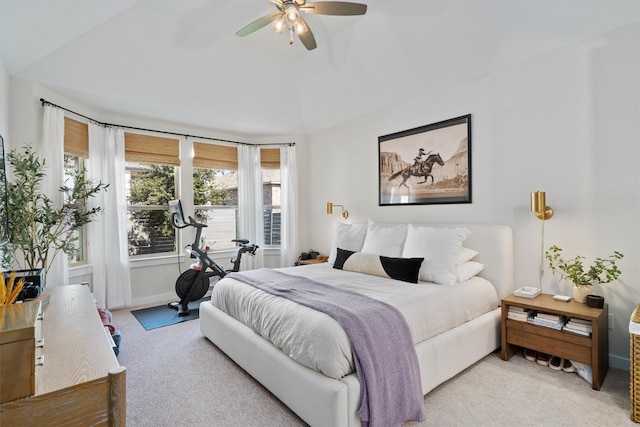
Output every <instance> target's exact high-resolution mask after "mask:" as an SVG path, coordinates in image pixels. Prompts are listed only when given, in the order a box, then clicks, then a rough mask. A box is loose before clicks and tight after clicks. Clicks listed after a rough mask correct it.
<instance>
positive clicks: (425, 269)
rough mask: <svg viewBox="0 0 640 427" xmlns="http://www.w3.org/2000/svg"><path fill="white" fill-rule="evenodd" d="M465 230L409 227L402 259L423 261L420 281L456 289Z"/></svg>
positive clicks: (410, 225) (465, 234) (466, 233)
mask: <svg viewBox="0 0 640 427" xmlns="http://www.w3.org/2000/svg"><path fill="white" fill-rule="evenodd" d="M469 234H471V232H470V231H469V230H468V229H466V228H435V227H426V226H416V225H413V224H409V226H408V227H407V239H406V241H405V244H404V250H403V252H402V257H403V258H424V262H423V263H422V267H421V268H420V280H422V281H426V282H432V283H439V284H441V285H449V286H453V285H455V284H456V283H457V281H458V266H459V265H460V250H461V248H462V241H463V240H464V239H466V238H467V236H468V235H469Z"/></svg>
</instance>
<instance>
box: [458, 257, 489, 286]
mask: <svg viewBox="0 0 640 427" xmlns="http://www.w3.org/2000/svg"><path fill="white" fill-rule="evenodd" d="M482 270H484V264H481V263H479V262H476V261H467V262H465V263H463V264H461V265H460V267H458V283H462V282H465V281H467V280H469V279H471V278H472V277H475V276H477V275H478V274H479V273H480V272H481V271H482Z"/></svg>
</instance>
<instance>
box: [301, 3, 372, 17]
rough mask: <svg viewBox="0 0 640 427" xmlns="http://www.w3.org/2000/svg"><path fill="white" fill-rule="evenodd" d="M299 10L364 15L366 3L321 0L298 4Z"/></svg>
mask: <svg viewBox="0 0 640 427" xmlns="http://www.w3.org/2000/svg"><path fill="white" fill-rule="evenodd" d="M300 10H304V11H305V12H307V13H314V14H316V15H341V16H345V15H364V14H365V13H366V12H367V5H366V4H361V3H350V2H345V1H323V2H315V3H306V4H305V5H303V6H300Z"/></svg>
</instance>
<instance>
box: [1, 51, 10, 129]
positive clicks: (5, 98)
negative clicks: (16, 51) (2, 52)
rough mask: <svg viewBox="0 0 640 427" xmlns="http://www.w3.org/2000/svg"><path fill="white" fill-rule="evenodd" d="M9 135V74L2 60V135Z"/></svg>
mask: <svg viewBox="0 0 640 427" xmlns="http://www.w3.org/2000/svg"><path fill="white" fill-rule="evenodd" d="M8 134H9V74H8V73H7V69H6V68H5V66H4V62H2V59H0V135H2V136H3V137H4V138H5V139H6V138H7V135H8Z"/></svg>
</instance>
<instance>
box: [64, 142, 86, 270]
mask: <svg viewBox="0 0 640 427" xmlns="http://www.w3.org/2000/svg"><path fill="white" fill-rule="evenodd" d="M84 163H85V159H83V158H82V157H77V156H72V155H70V154H65V155H64V182H65V183H66V184H67V185H69V186H72V185H73V180H74V179H75V177H76V176H77V174H78V172H79V171H80V170H82V169H84V167H85V164H84ZM86 234H87V227H86V226H82V227H78V228H76V229H75V230H73V232H72V236H73V238H74V240H73V242H72V245H73V247H74V250H73V251H72V252H69V253H68V254H67V261H68V263H69V265H70V266H73V265H76V264H82V263H84V262H87V258H86V256H85V254H86V248H87V242H86V239H85V236H86Z"/></svg>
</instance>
